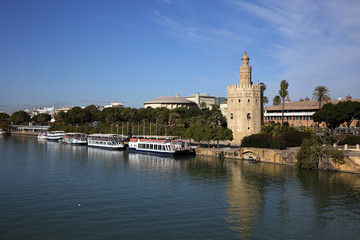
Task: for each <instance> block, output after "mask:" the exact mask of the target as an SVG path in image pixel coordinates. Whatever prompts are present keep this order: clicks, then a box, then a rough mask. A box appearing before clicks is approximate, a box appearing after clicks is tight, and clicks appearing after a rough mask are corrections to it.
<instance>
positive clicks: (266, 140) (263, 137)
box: [241, 134, 272, 148]
mask: <svg viewBox="0 0 360 240" xmlns="http://www.w3.org/2000/svg"><path fill="white" fill-rule="evenodd" d="M271 138H272V137H271V136H270V135H268V134H253V135H250V136H246V137H244V138H243V139H242V141H241V147H256V148H268V147H269V145H270V142H271Z"/></svg>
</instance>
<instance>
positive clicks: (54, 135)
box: [47, 131, 65, 141]
mask: <svg viewBox="0 0 360 240" xmlns="http://www.w3.org/2000/svg"><path fill="white" fill-rule="evenodd" d="M64 135H65V134H64V131H52V132H48V134H47V140H50V141H60V140H62V139H63V138H64Z"/></svg>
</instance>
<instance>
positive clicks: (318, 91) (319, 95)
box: [312, 86, 330, 109]
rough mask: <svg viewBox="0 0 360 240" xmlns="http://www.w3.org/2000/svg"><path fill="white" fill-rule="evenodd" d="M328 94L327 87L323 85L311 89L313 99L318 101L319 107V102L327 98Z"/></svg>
mask: <svg viewBox="0 0 360 240" xmlns="http://www.w3.org/2000/svg"><path fill="white" fill-rule="evenodd" d="M329 97H330V96H329V89H327V87H325V86H317V87H316V88H315V89H314V91H313V97H312V99H313V100H316V101H318V102H319V109H320V108H321V103H322V102H323V101H325V100H326V99H328V98H329Z"/></svg>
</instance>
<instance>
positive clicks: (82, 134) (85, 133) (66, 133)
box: [65, 133, 87, 135]
mask: <svg viewBox="0 0 360 240" xmlns="http://www.w3.org/2000/svg"><path fill="white" fill-rule="evenodd" d="M65 135H87V134H86V133H65Z"/></svg>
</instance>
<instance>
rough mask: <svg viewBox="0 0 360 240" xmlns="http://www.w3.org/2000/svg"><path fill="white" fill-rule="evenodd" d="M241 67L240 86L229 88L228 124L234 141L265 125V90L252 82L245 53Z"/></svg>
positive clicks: (257, 130) (254, 132)
mask: <svg viewBox="0 0 360 240" xmlns="http://www.w3.org/2000/svg"><path fill="white" fill-rule="evenodd" d="M241 60H242V65H241V66H240V74H239V77H240V84H239V85H229V86H228V87H227V122H228V128H230V129H231V130H232V131H233V138H234V140H241V139H243V138H244V137H246V136H249V135H251V134H256V133H259V132H260V131H261V126H262V124H263V88H262V85H261V84H253V83H252V81H251V66H250V65H249V61H250V58H249V57H248V56H247V53H246V52H245V54H244V56H243V58H242V59H241Z"/></svg>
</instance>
